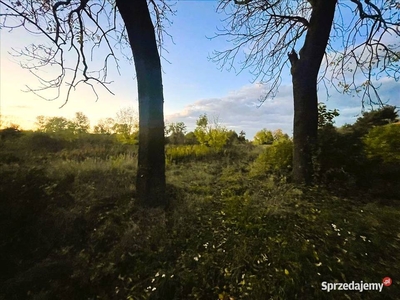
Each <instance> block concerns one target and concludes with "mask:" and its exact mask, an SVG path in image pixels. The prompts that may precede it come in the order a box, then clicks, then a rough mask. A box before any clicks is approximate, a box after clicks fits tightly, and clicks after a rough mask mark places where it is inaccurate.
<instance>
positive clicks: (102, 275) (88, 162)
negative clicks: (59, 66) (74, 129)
mask: <svg viewBox="0 0 400 300" xmlns="http://www.w3.org/2000/svg"><path fill="white" fill-rule="evenodd" d="M10 147H11V146H10ZM12 147H14V148H13V152H12V155H13V159H11V161H10V160H7V161H6V160H4V161H3V162H2V163H1V165H0V166H1V167H0V194H1V195H2V197H1V200H0V236H1V237H2V238H1V240H0V253H1V258H0V259H1V261H0V263H1V265H2V272H1V274H0V299H7V300H9V299H11V300H13V299H18V300H19V299H34V300H39V299H104V300H108V299H135V300H136V299H182V300H183V299H185V300H187V299H204V300H208V299H210V300H217V299H223V300H226V299H235V300H236V299H251V300H258V299H260V300H261V299H398V295H400V288H399V278H400V230H399V228H400V203H399V202H398V201H397V200H394V199H382V198H379V197H375V198H373V197H371V196H369V197H367V198H362V197H357V192H356V191H354V193H353V194H354V196H353V197H347V198H344V197H340V198H339V197H337V196H335V195H334V194H333V193H332V192H331V191H327V190H325V189H324V188H322V187H320V188H317V187H315V188H312V189H305V188H299V187H296V186H294V185H292V184H290V183H287V182H286V180H285V178H284V177H279V176H274V175H273V174H271V173H261V174H258V175H257V176H253V175H252V176H250V174H251V170H252V168H254V163H255V161H256V157H257V155H258V153H259V151H260V150H259V149H256V148H251V149H250V148H249V149H247V150H246V149H243V147H237V148H232V149H228V151H225V152H221V153H219V154H213V155H210V157H209V158H208V159H207V157H206V158H204V157H202V158H201V159H200V160H198V159H196V157H189V158H188V159H185V160H182V161H178V162H173V163H169V164H168V166H167V182H168V197H169V198H170V201H171V207H170V209H169V210H168V211H161V210H157V209H151V210H150V209H146V210H145V209H142V208H140V207H137V206H136V205H135V186H134V182H135V173H136V155H135V152H134V151H131V150H129V149H123V150H121V151H119V150H118V149H117V148H118V147H117V146H115V147H114V146H113V147H114V148H113V147H111V146H110V148H109V149H113V150H112V151H113V152H112V153H110V154H109V155H107V153H106V151H111V150H105V149H104V148H101V147H97V148H96V147H95V148H96V149H100V150H96V151H97V152H96V151H95V152H96V153H100V152H101V153H102V154H101V155H98V156H96V155H95V154H94V153H95V152H91V151H90V149H91V148H90V147H89V146H88V145H87V146H85V147H86V148H85V151H80V150H79V149H80V148H75V149H73V148H69V149H67V150H66V149H64V150H62V151H59V152H57V151H56V152H55V153H52V154H51V155H45V157H43V153H42V152H40V153H36V154H35V153H34V154H29V155H27V154H26V151H25V150H22V148H21V151H20V152H18V148H16V146H15V145H14V146H12ZM81 152H82V153H84V155H81V154H79V153H81ZM0 153H3V154H4V153H8V154H7V155H5V154H4V155H3V156H0V157H5V158H9V155H10V148H7V147H3V148H2V149H1V150H0ZM92 154H93V155H92ZM44 160H45V162H46V163H43V161H44ZM386 276H389V277H391V278H392V279H393V284H392V286H390V287H387V288H383V292H382V293H379V292H375V291H365V292H363V293H360V292H356V291H332V292H330V293H327V292H326V291H322V290H321V282H322V281H327V282H351V281H355V282H360V281H361V280H362V281H364V282H381V281H382V278H384V277H386Z"/></svg>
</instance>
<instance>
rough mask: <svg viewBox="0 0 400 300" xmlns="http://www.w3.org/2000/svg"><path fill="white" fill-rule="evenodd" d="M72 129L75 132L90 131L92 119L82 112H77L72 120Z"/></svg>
mask: <svg viewBox="0 0 400 300" xmlns="http://www.w3.org/2000/svg"><path fill="white" fill-rule="evenodd" d="M71 125H72V130H73V132H74V134H82V133H88V131H89V128H90V121H89V118H88V117H87V116H85V115H84V114H83V113H82V112H77V113H75V118H74V119H73V120H72V124H71Z"/></svg>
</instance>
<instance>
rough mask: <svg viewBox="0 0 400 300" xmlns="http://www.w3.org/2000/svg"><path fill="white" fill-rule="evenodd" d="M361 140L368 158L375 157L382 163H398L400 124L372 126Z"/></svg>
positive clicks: (399, 158) (399, 157) (399, 160)
mask: <svg viewBox="0 0 400 300" xmlns="http://www.w3.org/2000/svg"><path fill="white" fill-rule="evenodd" d="M363 142H364V144H365V151H366V153H367V156H368V157H369V158H377V159H380V160H382V161H383V162H384V163H400V125H398V124H390V125H386V126H377V127H374V128H372V129H371V130H370V131H369V132H368V134H367V135H366V136H365V137H364V138H363Z"/></svg>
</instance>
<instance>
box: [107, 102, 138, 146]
mask: <svg viewBox="0 0 400 300" xmlns="http://www.w3.org/2000/svg"><path fill="white" fill-rule="evenodd" d="M115 120H116V123H115V124H114V125H113V127H112V129H113V131H114V132H115V134H116V135H117V139H118V140H120V141H121V142H123V143H125V144H137V143H138V135H139V132H138V131H139V122H138V115H137V112H136V110H135V109H134V108H133V107H126V108H122V109H120V110H119V111H118V112H117V115H116V118H115Z"/></svg>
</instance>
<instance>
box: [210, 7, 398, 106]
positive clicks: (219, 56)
mask: <svg viewBox="0 0 400 300" xmlns="http://www.w3.org/2000/svg"><path fill="white" fill-rule="evenodd" d="M313 2H314V1H306V0H304V1H295V2H294V1H289V0H275V1H270V0H244V1H234V2H232V1H230V0H222V1H220V4H219V6H218V9H217V11H219V12H221V13H225V14H226V17H225V18H224V19H223V23H224V27H223V28H221V29H219V30H218V32H217V33H216V35H215V36H214V38H215V37H219V38H223V39H225V40H227V41H228V42H230V43H231V46H230V47H229V48H228V49H225V50H222V51H215V52H214V54H213V55H212V56H211V57H210V59H211V60H213V61H216V62H217V63H218V64H219V65H220V66H221V68H223V67H225V68H227V69H228V70H230V69H234V70H235V71H236V72H242V71H243V70H244V69H247V70H249V71H250V73H251V74H253V75H254V81H255V80H260V81H261V82H262V83H265V84H267V85H268V92H267V93H266V95H265V96H264V97H263V98H262V101H265V100H266V99H267V98H270V97H274V96H275V95H276V93H277V90H278V87H279V84H280V82H281V78H282V76H283V72H286V71H289V69H290V65H289V61H291V62H292V63H293V61H294V60H295V59H296V57H297V54H296V51H297V53H298V54H299V55H300V56H301V54H302V52H301V49H299V48H300V47H301V46H299V45H301V44H302V42H303V41H304V38H305V33H306V32H307V31H308V29H309V20H310V14H311V11H312V9H313ZM399 10H400V6H399V4H398V3H397V2H396V1H392V0H389V1H378V0H376V1H373V0H364V1H362V0H351V1H350V2H345V1H340V2H338V4H337V9H336V16H335V21H334V27H333V29H332V32H331V38H330V41H329V44H328V45H327V50H326V54H325V60H324V62H323V64H322V66H321V70H320V74H319V80H318V82H319V83H322V84H323V85H324V86H325V87H326V88H329V87H333V88H335V89H336V90H338V91H340V92H344V93H355V94H357V95H359V96H360V97H361V99H362V104H363V105H364V102H365V101H366V100H369V101H371V103H375V104H381V103H383V102H384V99H381V98H380V97H379V93H378V90H379V87H380V85H379V83H377V82H379V80H380V79H381V78H383V77H390V78H393V79H394V80H396V81H398V80H399V79H400V66H399V61H400V40H399V37H400V19H399V16H398V14H397V13H400V11H399ZM295 54H296V55H295ZM235 62H237V63H238V66H239V67H240V68H239V69H238V70H236V69H235Z"/></svg>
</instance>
